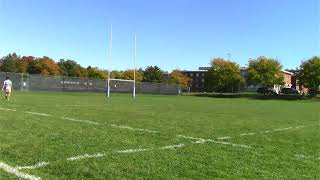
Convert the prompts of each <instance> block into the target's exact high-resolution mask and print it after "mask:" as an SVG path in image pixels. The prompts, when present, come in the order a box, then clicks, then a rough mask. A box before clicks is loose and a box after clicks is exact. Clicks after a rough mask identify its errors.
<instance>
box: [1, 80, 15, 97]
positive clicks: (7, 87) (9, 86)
mask: <svg viewBox="0 0 320 180" xmlns="http://www.w3.org/2000/svg"><path fill="white" fill-rule="evenodd" d="M3 90H4V91H5V96H6V100H7V101H9V98H10V95H11V92H12V90H13V88H12V82H11V80H10V78H9V77H6V80H5V81H4V82H3V86H2V91H3Z"/></svg>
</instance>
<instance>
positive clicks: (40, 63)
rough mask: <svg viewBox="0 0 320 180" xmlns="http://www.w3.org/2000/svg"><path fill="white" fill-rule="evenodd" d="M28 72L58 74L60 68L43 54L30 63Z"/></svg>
mask: <svg viewBox="0 0 320 180" xmlns="http://www.w3.org/2000/svg"><path fill="white" fill-rule="evenodd" d="M29 73H30V74H42V75H54V76H58V75H60V68H59V66H58V65H57V64H56V63H55V62H54V60H53V59H50V58H49V57H46V56H44V57H42V58H36V59H35V60H34V61H32V62H31V63H30V67H29Z"/></svg>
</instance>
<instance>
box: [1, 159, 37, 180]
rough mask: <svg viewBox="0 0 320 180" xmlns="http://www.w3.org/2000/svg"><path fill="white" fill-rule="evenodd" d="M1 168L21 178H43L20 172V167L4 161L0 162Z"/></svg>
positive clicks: (30, 179)
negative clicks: (17, 167)
mask: <svg viewBox="0 0 320 180" xmlns="http://www.w3.org/2000/svg"><path fill="white" fill-rule="evenodd" d="M0 169H2V170H4V171H5V172H7V173H9V174H12V175H15V176H17V177H18V178H21V179H28V180H40V179H41V178H40V177H36V176H33V175H30V174H27V173H23V172H20V171H19V170H18V169H16V168H14V167H11V166H9V165H8V164H6V163H3V162H0Z"/></svg>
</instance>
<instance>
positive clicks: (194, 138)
mask: <svg viewBox="0 0 320 180" xmlns="http://www.w3.org/2000/svg"><path fill="white" fill-rule="evenodd" d="M178 137H182V138H185V139H193V140H198V141H204V140H205V139H203V138H196V137H190V136H184V135H178Z"/></svg>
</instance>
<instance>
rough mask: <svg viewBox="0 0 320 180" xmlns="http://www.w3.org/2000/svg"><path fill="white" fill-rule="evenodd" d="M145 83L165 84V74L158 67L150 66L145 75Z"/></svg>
mask: <svg viewBox="0 0 320 180" xmlns="http://www.w3.org/2000/svg"><path fill="white" fill-rule="evenodd" d="M143 81H144V82H156V83H161V82H164V72H163V71H162V70H161V69H160V68H159V67H158V66H148V67H147V68H146V69H145V70H144V73H143Z"/></svg>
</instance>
